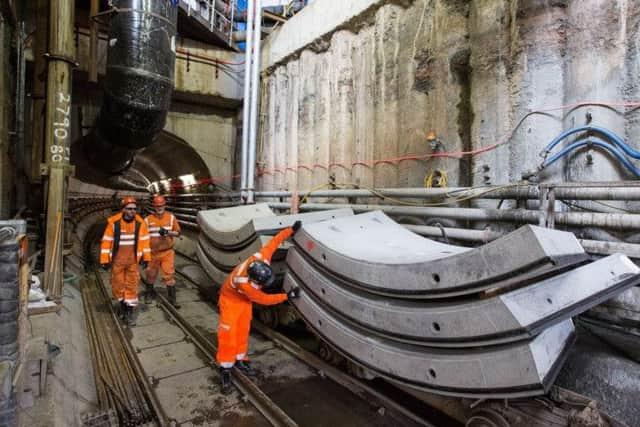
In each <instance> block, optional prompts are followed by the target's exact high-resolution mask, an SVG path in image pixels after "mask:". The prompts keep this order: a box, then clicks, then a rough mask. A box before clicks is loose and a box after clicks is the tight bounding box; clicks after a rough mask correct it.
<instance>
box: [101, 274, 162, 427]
mask: <svg viewBox="0 0 640 427" xmlns="http://www.w3.org/2000/svg"><path fill="white" fill-rule="evenodd" d="M93 273H94V276H95V281H96V284H97V285H98V286H97V287H98V289H100V291H101V292H102V295H103V297H104V298H105V300H106V301H107V302H109V303H108V304H106V305H107V307H108V312H109V314H110V315H111V319H112V321H113V325H115V331H116V334H117V335H118V338H119V339H120V342H121V343H122V346H123V348H124V350H125V355H126V358H127V359H128V360H129V365H130V368H131V369H132V370H133V371H132V372H128V374H129V375H132V374H133V375H134V376H135V379H136V380H137V382H138V384H139V385H140V386H141V387H142V391H143V393H144V395H145V396H144V397H145V400H146V401H147V403H148V404H149V405H150V407H151V410H152V411H153V413H154V414H155V416H156V421H157V422H158V424H159V425H160V426H161V427H164V426H169V421H168V417H167V415H166V414H165V413H164V410H163V409H162V405H161V404H160V402H159V401H158V398H157V397H156V395H155V393H154V392H153V390H152V389H151V385H150V384H149V382H148V380H147V376H146V374H145V372H144V369H143V368H142V365H141V364H140V361H139V360H138V358H137V357H136V355H135V352H134V350H133V348H132V346H131V342H129V340H128V339H127V338H126V337H125V335H124V331H123V330H122V325H121V324H120V322H119V320H118V317H117V316H116V313H115V312H114V310H113V306H112V305H111V303H110V302H111V297H110V296H109V295H108V294H107V290H106V288H105V287H104V282H103V281H102V278H101V277H100V273H99V272H98V269H97V268H96V267H94V270H93Z"/></svg>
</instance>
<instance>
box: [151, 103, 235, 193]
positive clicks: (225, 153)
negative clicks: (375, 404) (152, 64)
mask: <svg viewBox="0 0 640 427" xmlns="http://www.w3.org/2000/svg"><path fill="white" fill-rule="evenodd" d="M164 129H165V130H166V131H168V132H171V133H173V134H175V135H177V136H179V137H180V138H182V139H184V140H185V141H187V142H188V143H189V145H191V146H192V147H193V148H194V149H195V150H196V152H197V153H198V154H199V155H200V157H202V160H204V162H205V163H206V164H207V166H208V167H209V172H210V173H211V176H213V177H230V176H232V175H233V169H234V163H235V141H236V120H235V113H231V112H228V111H221V110H216V109H212V108H209V107H202V106H194V105H189V104H176V103H174V105H173V107H172V109H171V111H170V112H169V115H168V117H167V124H166V125H165V127H164ZM217 184H221V185H223V186H225V187H231V186H232V185H233V182H232V180H231V179H223V180H221V181H219V182H217Z"/></svg>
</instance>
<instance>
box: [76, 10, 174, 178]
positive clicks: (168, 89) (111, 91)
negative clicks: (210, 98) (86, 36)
mask: <svg viewBox="0 0 640 427" xmlns="http://www.w3.org/2000/svg"><path fill="white" fill-rule="evenodd" d="M113 10H114V13H113V15H112V17H111V25H110V29H109V40H108V51H107V70H106V77H105V81H104V98H103V104H102V108H101V110H100V113H99V115H98V118H97V121H96V126H95V129H94V130H93V131H92V132H91V134H90V135H89V136H88V138H84V139H83V141H82V142H81V146H82V153H83V154H84V155H85V156H86V158H87V160H89V163H90V165H91V166H92V167H94V168H99V169H100V170H101V171H102V172H104V173H106V174H117V173H120V172H122V171H124V170H126V169H127V168H128V167H129V166H130V165H131V163H132V161H133V158H134V156H135V154H136V152H137V151H138V150H140V149H142V148H145V147H147V146H149V145H151V144H152V143H153V142H154V141H155V139H156V136H157V135H158V133H159V132H160V131H161V130H162V129H163V127H164V125H165V121H166V117H167V111H168V110H169V105H170V103H171V94H172V91H173V77H174V66H175V34H176V22H177V15H178V10H177V7H176V6H174V5H173V2H172V1H171V0H153V1H149V0H115V1H113Z"/></svg>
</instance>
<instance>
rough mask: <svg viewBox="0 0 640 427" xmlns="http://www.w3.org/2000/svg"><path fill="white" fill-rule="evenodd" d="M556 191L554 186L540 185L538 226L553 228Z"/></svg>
mask: <svg viewBox="0 0 640 427" xmlns="http://www.w3.org/2000/svg"><path fill="white" fill-rule="evenodd" d="M555 204H556V193H555V188H554V187H542V186H541V187H540V212H541V213H542V214H541V215H540V223H539V225H540V227H547V228H555V226H556V224H555V219H556V217H555Z"/></svg>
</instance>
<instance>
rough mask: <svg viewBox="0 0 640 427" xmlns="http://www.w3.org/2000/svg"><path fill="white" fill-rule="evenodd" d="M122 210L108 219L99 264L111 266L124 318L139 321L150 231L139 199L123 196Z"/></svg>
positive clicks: (149, 257)
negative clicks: (140, 288)
mask: <svg viewBox="0 0 640 427" xmlns="http://www.w3.org/2000/svg"><path fill="white" fill-rule="evenodd" d="M121 206H122V212H120V213H119V214H117V215H113V216H112V217H110V218H109V219H108V220H107V227H106V228H105V230H104V235H103V236H102V242H101V244H100V264H101V266H102V268H103V269H104V270H109V268H111V290H112V292H113V297H114V298H115V299H117V300H118V301H119V302H120V311H121V313H122V319H123V321H124V322H125V323H126V324H127V325H129V326H135V324H136V315H137V311H136V307H137V305H138V284H139V283H140V272H139V271H138V264H142V267H143V268H145V267H146V266H147V263H148V262H149V261H150V260H151V249H150V248H149V231H148V230H147V224H145V222H144V220H143V219H142V218H141V217H140V216H139V215H136V208H137V203H136V199H134V198H133V197H126V198H124V199H122V203H121Z"/></svg>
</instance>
